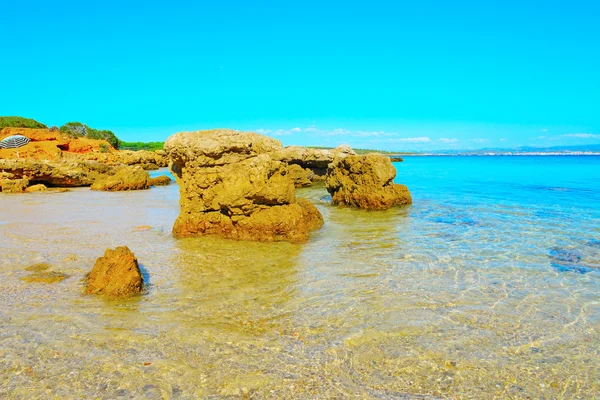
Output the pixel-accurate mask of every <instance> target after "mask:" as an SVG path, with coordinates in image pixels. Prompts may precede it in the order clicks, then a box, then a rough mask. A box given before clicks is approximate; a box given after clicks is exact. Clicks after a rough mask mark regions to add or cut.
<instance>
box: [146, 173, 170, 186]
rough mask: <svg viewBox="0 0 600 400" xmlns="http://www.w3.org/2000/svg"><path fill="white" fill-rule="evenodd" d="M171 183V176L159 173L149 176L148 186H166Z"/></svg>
mask: <svg viewBox="0 0 600 400" xmlns="http://www.w3.org/2000/svg"><path fill="white" fill-rule="evenodd" d="M170 183H171V178H169V177H168V176H166V175H160V176H157V177H155V178H150V186H167V185H168V184H170Z"/></svg>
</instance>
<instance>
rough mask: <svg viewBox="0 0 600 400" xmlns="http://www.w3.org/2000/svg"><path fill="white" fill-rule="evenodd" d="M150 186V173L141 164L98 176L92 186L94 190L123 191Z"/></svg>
mask: <svg viewBox="0 0 600 400" xmlns="http://www.w3.org/2000/svg"><path fill="white" fill-rule="evenodd" d="M149 188H150V175H149V174H148V172H146V171H145V170H144V169H143V168H142V167H140V166H134V167H129V166H128V167H122V168H119V169H118V170H117V171H116V172H115V173H114V174H112V175H106V176H104V177H101V178H98V179H97V180H96V181H95V182H94V183H93V184H92V186H91V188H90V189H92V190H102V191H111V192H115V191H121V190H141V189H149Z"/></svg>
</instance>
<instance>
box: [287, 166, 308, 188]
mask: <svg viewBox="0 0 600 400" xmlns="http://www.w3.org/2000/svg"><path fill="white" fill-rule="evenodd" d="M287 173H288V175H289V176H290V179H291V180H292V182H294V186H295V187H297V188H300V187H306V186H310V185H311V184H312V183H313V181H312V180H311V179H310V178H311V176H313V175H314V174H313V172H312V171H311V170H310V169H308V168H307V169H304V168H302V167H301V166H299V165H298V164H292V165H289V166H288V168H287Z"/></svg>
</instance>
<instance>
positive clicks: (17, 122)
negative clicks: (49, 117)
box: [0, 117, 48, 129]
mask: <svg viewBox="0 0 600 400" xmlns="http://www.w3.org/2000/svg"><path fill="white" fill-rule="evenodd" d="M0 128H34V129H36V128H37V129H47V128H48V127H47V126H46V125H44V124H42V123H41V122H38V121H36V120H34V119H31V118H23V117H0Z"/></svg>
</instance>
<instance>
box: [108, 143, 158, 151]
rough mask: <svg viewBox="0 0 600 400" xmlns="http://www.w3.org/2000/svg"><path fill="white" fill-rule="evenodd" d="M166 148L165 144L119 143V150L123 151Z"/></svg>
mask: <svg viewBox="0 0 600 400" xmlns="http://www.w3.org/2000/svg"><path fill="white" fill-rule="evenodd" d="M164 148H165V142H119V149H121V150H134V151H137V150H150V151H156V150H163V149H164Z"/></svg>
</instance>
